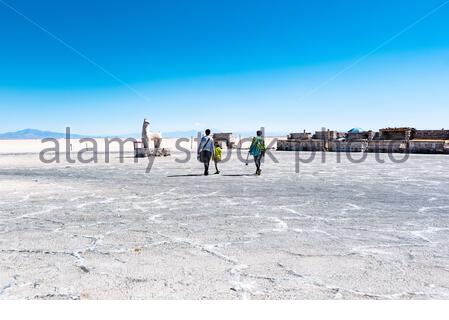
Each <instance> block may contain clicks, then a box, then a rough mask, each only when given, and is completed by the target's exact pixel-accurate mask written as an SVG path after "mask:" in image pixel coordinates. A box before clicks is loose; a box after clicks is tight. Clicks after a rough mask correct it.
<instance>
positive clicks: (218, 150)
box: [214, 142, 222, 174]
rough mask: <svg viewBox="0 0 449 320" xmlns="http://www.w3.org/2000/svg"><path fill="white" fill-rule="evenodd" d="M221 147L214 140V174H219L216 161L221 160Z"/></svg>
mask: <svg viewBox="0 0 449 320" xmlns="http://www.w3.org/2000/svg"><path fill="white" fill-rule="evenodd" d="M221 154H222V149H221V147H220V144H219V143H218V142H215V152H214V163H215V174H220V170H218V163H219V162H220V161H221Z"/></svg>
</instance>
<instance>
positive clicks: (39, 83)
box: [0, 0, 449, 134]
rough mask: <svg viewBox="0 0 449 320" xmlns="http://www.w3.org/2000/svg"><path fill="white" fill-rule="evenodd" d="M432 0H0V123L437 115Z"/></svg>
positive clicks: (374, 124) (123, 127) (437, 53)
mask: <svg viewBox="0 0 449 320" xmlns="http://www.w3.org/2000/svg"><path fill="white" fill-rule="evenodd" d="M5 3H6V4H7V5H9V6H10V7H12V8H13V9H14V10H16V11H14V10H13V9H11V8H10V7H8V6H7V5H5ZM444 3H445V1H444V0H426V1H424V0H417V1H403V0H396V1H385V0H378V1H355V0H339V1H337V0H335V1H331V0H328V1H324V0H317V1H301V0H296V1H282V0H277V1H260V0H259V1H245V0H241V1H234V0H227V1H195V0H192V1H174V0H172V1H169V0H165V1H162V0H161V1H151V0H148V1H127V2H124V1H98V0H96V1H95V0H93V1H86V0H78V1H56V0H54V1H49V0H42V1H29V0H0V39H1V45H0V46H1V47H0V119H1V121H0V132H5V131H14V130H19V129H23V128H39V129H48V130H54V131H63V130H64V128H65V126H71V127H72V131H73V132H78V133H85V134H114V133H115V134H118V133H131V132H138V131H139V128H140V125H141V120H142V118H144V117H147V118H149V119H150V120H151V121H152V123H153V125H154V128H155V129H157V130H162V131H174V130H188V129H192V128H198V129H201V128H204V127H212V128H220V129H222V130H245V131H247V130H252V129H255V128H258V127H260V126H265V127H267V128H268V129H269V130H270V129H271V130H274V131H299V130H302V129H308V130H314V129H318V128H321V127H322V126H326V127H330V128H336V129H339V130H348V129H350V128H351V127H362V128H367V129H368V128H372V129H378V128H381V127H384V126H402V125H410V126H415V127H418V128H438V129H440V128H443V127H449V123H447V121H448V119H449V90H448V85H449V40H448V39H449V23H448V22H447V21H449V2H448V3H447V5H444V6H441V7H440V9H439V10H434V9H435V8H437V7H438V6H440V5H442V4H444ZM30 21H32V22H34V23H36V24H38V25H39V26H40V27H41V28H43V29H45V30H47V31H48V32H49V33H51V35H50V34H49V33H47V32H45V31H43V30H42V29H40V28H39V27H37V26H36V25H34V24H33V23H32V22H30ZM402 31H404V32H402ZM52 35H53V36H52ZM54 37H57V38H58V39H60V40H61V41H62V42H64V44H66V45H64V44H62V43H61V41H58V40H56V39H55V38H54ZM389 40H391V41H389ZM382 44H384V45H382ZM67 45H68V46H70V47H71V48H73V49H74V50H76V51H77V52H78V53H81V54H82V55H83V57H82V56H80V55H79V54H77V53H76V52H75V51H74V50H73V49H70V48H68V47H67ZM376 48H377V49H376ZM374 49H376V50H375V51H373V50H374ZM370 52H371V54H369V55H367V54H368V53H370ZM86 57H88V59H86ZM360 57H364V58H363V59H362V60H358V59H359V58H360ZM356 61H359V62H358V63H356V64H354V62H356ZM349 66H351V67H349ZM343 70H344V72H342V71H343ZM112 75H113V76H112ZM336 75H338V76H337V77H336Z"/></svg>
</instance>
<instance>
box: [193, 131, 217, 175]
mask: <svg viewBox="0 0 449 320" xmlns="http://www.w3.org/2000/svg"><path fill="white" fill-rule="evenodd" d="M204 133H205V135H204V136H203V137H202V138H201V141H200V143H199V144H198V150H197V157H198V160H199V161H200V162H202V163H203V164H204V175H205V176H208V175H209V164H210V160H211V159H212V156H213V154H214V139H212V137H210V130H209V129H207V130H206V131H205V132H204Z"/></svg>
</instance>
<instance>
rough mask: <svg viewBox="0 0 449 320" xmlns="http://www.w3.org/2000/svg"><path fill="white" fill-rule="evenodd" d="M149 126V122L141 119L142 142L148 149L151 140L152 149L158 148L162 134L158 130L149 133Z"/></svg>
mask: <svg viewBox="0 0 449 320" xmlns="http://www.w3.org/2000/svg"><path fill="white" fill-rule="evenodd" d="M149 126H150V122H149V121H148V120H147V119H144V120H143V125H142V143H143V147H144V148H145V149H148V148H149V146H150V140H151V141H153V145H154V149H156V150H157V149H159V148H160V147H161V143H162V134H161V133H160V132H154V133H151V132H149V130H148V127H149Z"/></svg>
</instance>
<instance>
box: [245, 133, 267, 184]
mask: <svg viewBox="0 0 449 320" xmlns="http://www.w3.org/2000/svg"><path fill="white" fill-rule="evenodd" d="M256 134H257V136H256V137H254V138H253V141H252V142H251V147H250V148H249V153H250V154H251V155H252V156H253V157H254V163H255V164H256V175H258V176H260V174H261V173H262V170H261V169H260V166H261V163H262V158H263V157H264V156H265V149H266V148H265V140H264V139H263V137H262V135H263V133H262V131H260V130H259V131H257V133H256Z"/></svg>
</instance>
